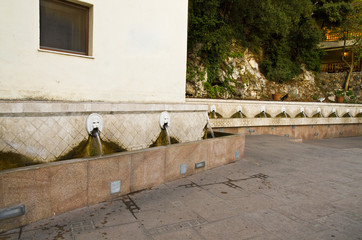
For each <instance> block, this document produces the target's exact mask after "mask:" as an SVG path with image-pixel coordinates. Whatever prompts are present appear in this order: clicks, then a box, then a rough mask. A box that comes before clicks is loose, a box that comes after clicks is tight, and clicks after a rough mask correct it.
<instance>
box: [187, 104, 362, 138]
mask: <svg viewBox="0 0 362 240" xmlns="http://www.w3.org/2000/svg"><path fill="white" fill-rule="evenodd" d="M188 102H189V103H193V104H195V103H198V104H207V105H208V106H209V110H208V111H209V112H211V109H214V110H215V112H216V113H217V115H218V116H219V117H218V118H215V119H210V124H211V125H212V127H213V128H215V129H217V130H221V131H225V132H229V133H241V134H272V135H281V136H289V137H294V138H299V139H311V138H313V139H316V138H333V137H347V136H361V135H362V126H361V123H362V105H361V104H341V103H320V102H282V101H277V102H276V101H236V100H201V99H188ZM240 108H241V111H242V114H243V118H241V117H238V118H232V116H233V115H234V114H236V113H237V111H238V110H240ZM262 110H264V111H265V114H266V115H267V116H268V117H267V118H264V117H260V115H261V112H262ZM283 110H285V114H286V115H287V116H288V117H285V115H284V114H283ZM302 110H304V114H305V115H303V114H301V111H302ZM319 112H320V113H321V114H319ZM234 116H235V115H234ZM236 116H238V115H237V114H236Z"/></svg>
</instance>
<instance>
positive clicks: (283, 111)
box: [282, 107, 288, 118]
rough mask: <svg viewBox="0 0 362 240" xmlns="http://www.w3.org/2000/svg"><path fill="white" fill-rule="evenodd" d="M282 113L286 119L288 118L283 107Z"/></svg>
mask: <svg viewBox="0 0 362 240" xmlns="http://www.w3.org/2000/svg"><path fill="white" fill-rule="evenodd" d="M282 113H283V115H284V117H286V118H288V115H287V112H286V109H285V107H282Z"/></svg>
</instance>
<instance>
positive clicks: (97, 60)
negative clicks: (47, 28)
mask: <svg viewBox="0 0 362 240" xmlns="http://www.w3.org/2000/svg"><path fill="white" fill-rule="evenodd" d="M73 2H77V1H73ZM82 2H83V3H89V4H91V5H93V38H92V41H93V44H92V49H93V50H92V57H93V58H84V57H77V56H68V55H61V54H56V53H49V52H43V51H39V1H38V0H26V1H24V0H11V1H7V0H1V1H0V22H1V24H0V98H1V99H27V98H30V99H45V100H70V101H112V102H184V101H185V82H186V81H185V78H186V47H187V3H188V1H187V0H106V1H104V0H87V1H82Z"/></svg>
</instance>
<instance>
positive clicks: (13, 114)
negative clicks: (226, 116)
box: [0, 102, 207, 162]
mask: <svg viewBox="0 0 362 240" xmlns="http://www.w3.org/2000/svg"><path fill="white" fill-rule="evenodd" d="M163 111H168V113H169V115H170V124H169V125H170V126H169V132H170V135H171V137H173V138H175V139H176V140H177V141H178V142H180V143H184V142H191V141H197V140H201V139H202V137H203V135H204V128H205V125H206V122H207V120H206V112H207V106H206V105H203V106H202V105H195V104H187V105H186V104H132V103H128V104H116V103H57V102H0V152H14V153H18V154H22V155H25V156H27V157H30V158H31V159H34V160H35V161H40V162H50V161H53V160H56V159H57V158H59V157H60V156H62V155H65V154H66V153H68V152H69V151H71V150H72V149H73V148H74V147H75V146H77V145H78V144H79V143H80V142H82V141H84V140H86V139H88V132H87V130H86V119H87V117H88V116H89V115H90V114H91V113H94V112H96V113H98V114H100V115H101V116H102V118H103V123H104V124H103V130H102V132H101V133H100V137H101V139H102V140H105V141H109V142H113V143H116V144H117V145H119V146H121V147H122V148H124V149H126V150H128V151H132V150H139V149H145V148H148V147H149V146H150V145H151V144H152V143H153V142H155V141H156V139H157V138H158V136H159V135H160V132H161V128H160V124H159V119H160V114H161V112H163Z"/></svg>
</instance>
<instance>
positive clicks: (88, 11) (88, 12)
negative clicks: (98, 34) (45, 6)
mask: <svg viewBox="0 0 362 240" xmlns="http://www.w3.org/2000/svg"><path fill="white" fill-rule="evenodd" d="M41 1H42V0H39V49H40V50H43V51H49V52H56V53H66V54H70V55H80V56H90V52H91V51H90V38H91V36H90V34H91V29H90V26H91V23H90V19H91V18H90V15H91V12H92V9H91V6H87V5H82V4H78V3H75V2H69V1H66V0H52V1H54V2H58V3H61V4H64V5H67V6H71V7H74V8H78V9H83V10H86V14H85V28H86V29H85V32H86V33H85V52H78V51H72V50H67V49H59V48H52V47H49V46H42V45H41V40H40V39H41V11H40V8H41Z"/></svg>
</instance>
